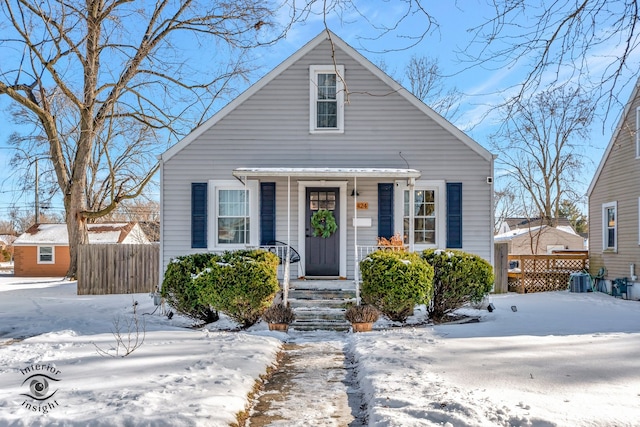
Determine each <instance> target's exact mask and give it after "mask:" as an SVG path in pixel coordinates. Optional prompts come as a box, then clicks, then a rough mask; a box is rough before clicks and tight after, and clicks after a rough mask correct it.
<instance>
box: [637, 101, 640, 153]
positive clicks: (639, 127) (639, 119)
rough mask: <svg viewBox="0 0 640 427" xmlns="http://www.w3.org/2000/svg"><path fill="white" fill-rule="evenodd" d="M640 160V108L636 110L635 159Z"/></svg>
mask: <svg viewBox="0 0 640 427" xmlns="http://www.w3.org/2000/svg"><path fill="white" fill-rule="evenodd" d="M638 158H640V107H637V108H636V159H638Z"/></svg>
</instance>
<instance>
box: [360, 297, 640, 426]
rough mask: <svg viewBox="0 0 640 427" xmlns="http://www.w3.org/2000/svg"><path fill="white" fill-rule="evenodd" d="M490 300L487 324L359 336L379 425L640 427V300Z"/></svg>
mask: <svg viewBox="0 0 640 427" xmlns="http://www.w3.org/2000/svg"><path fill="white" fill-rule="evenodd" d="M491 299H492V301H493V304H494V305H495V307H496V310H495V311H494V312H492V313H488V312H486V311H485V312H483V313H482V316H483V317H482V320H481V322H480V323H473V324H465V325H441V326H435V327H426V328H415V329H414V328H402V329H400V330H386V331H379V332H374V333H372V334H356V335H355V336H354V337H353V339H352V341H351V347H352V349H353V351H354V352H355V355H356V357H355V359H356V362H357V364H358V368H359V378H360V385H361V387H362V388H363V391H364V393H365V399H368V400H369V402H368V403H369V408H368V411H369V424H370V425H376V426H377V425H385V426H402V427H406V426H441V425H446V426H455V427H458V426H566V427H570V426H598V427H604V426H612V427H613V426H617V427H621V426H640V302H638V301H623V300H620V299H614V298H612V297H610V296H608V295H604V294H600V293H583V294H579V293H569V292H553V293H537V294H528V295H514V294H509V295H500V296H492V298H491ZM511 306H515V309H516V311H512V309H511ZM468 311H469V312H471V313H470V314H479V313H480V312H477V311H475V312H473V311H472V310H468Z"/></svg>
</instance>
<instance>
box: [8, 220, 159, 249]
mask: <svg viewBox="0 0 640 427" xmlns="http://www.w3.org/2000/svg"><path fill="white" fill-rule="evenodd" d="M87 228H88V231H89V243H123V242H124V241H125V239H127V237H129V235H130V234H131V233H132V231H134V229H136V228H137V229H138V230H139V229H140V227H139V226H138V224H136V223H131V222H113V223H100V224H87ZM136 238H138V239H139V238H141V236H138V237H136ZM142 240H146V241H141V242H139V243H148V239H146V237H142ZM13 245H14V246H33V245H55V246H67V245H69V234H68V231H67V225H66V224H35V225H33V226H31V227H30V228H29V229H28V230H27V231H25V232H24V233H22V234H21V235H20V236H19V237H18V238H17V239H16V240H15V241H14V242H13Z"/></svg>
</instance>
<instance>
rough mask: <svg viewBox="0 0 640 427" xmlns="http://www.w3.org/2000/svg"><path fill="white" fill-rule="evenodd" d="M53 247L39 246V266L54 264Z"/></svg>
mask: <svg viewBox="0 0 640 427" xmlns="http://www.w3.org/2000/svg"><path fill="white" fill-rule="evenodd" d="M53 254H54V251H53V246H38V264H53V263H54V258H53Z"/></svg>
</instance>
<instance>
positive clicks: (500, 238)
mask: <svg viewBox="0 0 640 427" xmlns="http://www.w3.org/2000/svg"><path fill="white" fill-rule="evenodd" d="M542 227H544V228H555V229H556V230H558V231H561V232H563V233H568V234H572V235H574V236H579V234H578V233H576V232H575V231H574V229H573V227H571V226H568V227H567V226H562V225H561V226H558V227H549V226H548V225H543V226H536V227H530V228H529V227H527V228H516V229H515V230H511V231H507V232H505V233H501V234H496V235H495V236H493V241H494V242H506V241H509V240H511V239H513V238H514V237H516V236H521V235H523V234H526V233H535V232H536V231H537V230H539V229H540V228H542Z"/></svg>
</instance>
